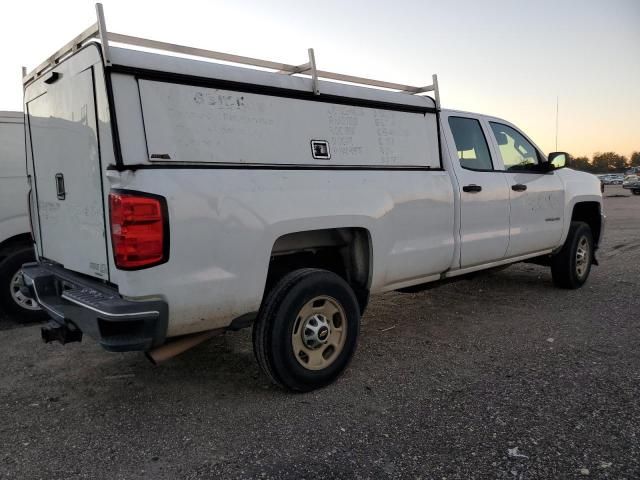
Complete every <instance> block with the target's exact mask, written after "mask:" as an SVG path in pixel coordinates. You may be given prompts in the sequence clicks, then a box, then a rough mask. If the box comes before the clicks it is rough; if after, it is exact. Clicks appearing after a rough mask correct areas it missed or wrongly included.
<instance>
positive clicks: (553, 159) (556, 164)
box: [547, 152, 569, 170]
mask: <svg viewBox="0 0 640 480" xmlns="http://www.w3.org/2000/svg"><path fill="white" fill-rule="evenodd" d="M568 157H569V154H568V153H566V152H553V153H550V154H549V159H548V160H547V163H548V168H549V170H557V169H559V168H564V167H566V166H567V158H568Z"/></svg>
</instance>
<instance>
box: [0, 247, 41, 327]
mask: <svg viewBox="0 0 640 480" xmlns="http://www.w3.org/2000/svg"><path fill="white" fill-rule="evenodd" d="M33 261H35V255H34V253H33V248H31V247H16V248H14V249H12V250H10V251H9V252H7V256H6V257H5V258H4V260H2V262H0V308H2V309H3V310H4V311H5V312H7V313H8V314H9V316H10V317H11V318H12V319H13V320H15V321H16V322H36V321H39V320H44V319H46V318H47V315H46V313H45V312H44V311H42V310H40V309H37V310H31V309H29V308H26V307H24V306H22V305H21V304H20V303H18V301H17V300H16V299H15V298H14V296H13V295H12V294H11V290H12V280H13V278H14V276H15V275H16V273H18V272H19V271H20V269H21V268H22V265H23V264H25V263H29V262H33Z"/></svg>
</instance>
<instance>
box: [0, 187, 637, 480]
mask: <svg viewBox="0 0 640 480" xmlns="http://www.w3.org/2000/svg"><path fill="white" fill-rule="evenodd" d="M606 194H607V195H608V197H607V198H606V211H607V215H608V219H607V226H606V236H605V242H604V245H603V247H602V249H601V251H600V254H599V259H600V266H599V267H595V268H594V270H593V272H592V275H591V278H590V279H589V281H588V283H587V284H586V285H585V286H584V287H583V288H582V289H580V290H577V291H563V290H558V289H556V288H554V287H553V285H552V283H551V276H550V273H549V271H548V269H546V268H543V267H539V266H534V265H529V264H521V265H516V266H512V267H510V268H508V269H506V270H502V271H499V272H493V273H489V274H485V275H481V276H477V277H475V278H473V279H471V280H463V281H460V282H457V283H453V284H448V285H444V286H442V287H440V288H438V289H434V290H430V291H426V292H422V293H418V294H400V293H390V294H386V295H382V296H379V297H375V298H374V299H373V301H372V302H371V304H370V307H369V309H368V311H367V313H366V315H365V317H364V318H363V328H362V337H361V342H360V345H359V349H358V352H357V354H356V357H355V359H354V361H353V363H352V364H351V366H350V368H349V369H348V371H347V372H346V374H345V375H344V376H343V377H341V379H340V380H339V381H338V382H337V383H336V384H334V385H332V386H330V387H328V388H325V389H323V390H320V391H317V392H313V393H310V394H298V395H294V394H288V393H285V392H283V391H281V390H279V389H278V388H275V387H273V386H271V385H270V384H269V383H268V382H267V380H266V379H265V377H264V376H263V375H262V374H261V373H260V372H259V370H258V366H257V364H256V362H255V361H254V359H253V354H252V349H251V342H250V332H249V331H241V332H237V333H233V334H228V335H226V336H225V337H221V338H218V339H214V340H213V341H211V342H209V343H207V344H204V345H202V346H200V347H198V348H196V349H194V350H193V351H191V352H188V353H186V354H184V355H183V356H181V357H178V358H176V359H174V360H172V361H170V362H168V363H167V364H165V365H163V366H161V367H154V366H152V365H151V364H150V363H148V362H147V360H145V358H144V357H143V356H142V355H141V354H136V353H127V354H111V353H107V352H104V351H103V350H101V349H100V348H99V347H98V346H97V345H96V344H95V343H94V342H92V341H91V340H87V341H85V342H83V343H81V344H71V345H67V346H65V347H62V346H60V345H58V344H49V345H45V344H43V343H41V341H40V339H39V326H38V325H27V326H18V325H15V324H12V323H10V322H9V321H8V320H7V319H6V318H4V319H0V325H2V328H3V330H2V331H1V332H0V379H1V381H0V478H3V479H4V478H7V479H9V478H12V479H13V478H15V479H32V478H33V479H38V478H41V479H75V478H91V479H94V478H96V479H98V478H108V479H137V478H151V479H176V478H185V479H194V478H205V479H209V478H225V479H227V478H292V479H304V478H306V479H311V478H320V477H322V478H324V479H333V478H373V479H379V478H423V479H431V478H434V479H435V478H437V479H442V478H447V479H452V478H463V479H472V478H497V479H531V478H554V479H555V478H611V479H623V478H628V479H631V478H640V314H639V313H640V197H631V196H629V195H628V194H627V193H626V192H623V191H622V189H621V188H619V187H607V191H606Z"/></svg>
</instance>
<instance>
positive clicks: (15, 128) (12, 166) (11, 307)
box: [0, 111, 43, 321]
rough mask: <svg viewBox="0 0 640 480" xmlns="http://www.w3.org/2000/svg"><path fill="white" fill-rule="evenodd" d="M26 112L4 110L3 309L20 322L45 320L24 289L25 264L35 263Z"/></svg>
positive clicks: (0, 182)
mask: <svg viewBox="0 0 640 480" xmlns="http://www.w3.org/2000/svg"><path fill="white" fill-rule="evenodd" d="M25 165H26V160H25V145H24V115H23V114H22V112H3V111H0V310H3V311H4V312H6V313H8V314H9V315H10V316H11V317H12V318H13V319H14V320H16V321H25V320H37V319H42V318H43V314H42V311H41V310H40V307H39V306H38V304H37V302H36V301H35V300H33V299H32V298H30V297H29V296H28V295H26V294H25V292H23V291H22V290H21V288H20V286H21V284H22V277H21V274H20V269H21V267H22V264H23V263H27V262H32V261H33V260H34V259H35V257H34V253H33V240H32V239H31V233H30V230H31V229H30V228H29V216H28V213H27V211H28V208H27V190H28V186H27V175H26V168H25Z"/></svg>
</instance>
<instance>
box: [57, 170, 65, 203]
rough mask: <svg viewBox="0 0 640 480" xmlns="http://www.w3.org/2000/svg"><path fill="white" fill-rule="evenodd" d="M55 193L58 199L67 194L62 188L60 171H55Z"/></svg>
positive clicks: (62, 182)
mask: <svg viewBox="0 0 640 480" xmlns="http://www.w3.org/2000/svg"><path fill="white" fill-rule="evenodd" d="M55 178H56V194H57V196H58V200H64V199H65V197H66V196H67V192H66V191H65V189H64V175H63V174H61V173H56V176H55Z"/></svg>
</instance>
